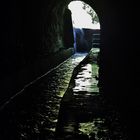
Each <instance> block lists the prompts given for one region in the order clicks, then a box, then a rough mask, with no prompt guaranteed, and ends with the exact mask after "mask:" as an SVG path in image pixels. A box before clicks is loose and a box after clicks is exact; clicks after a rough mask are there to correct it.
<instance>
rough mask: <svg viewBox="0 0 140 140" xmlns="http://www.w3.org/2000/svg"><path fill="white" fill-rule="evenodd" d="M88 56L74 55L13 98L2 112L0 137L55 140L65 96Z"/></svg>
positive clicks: (4, 138)
mask: <svg viewBox="0 0 140 140" xmlns="http://www.w3.org/2000/svg"><path fill="white" fill-rule="evenodd" d="M86 55H87V54H86V53H85V54H75V55H73V56H72V57H71V58H69V59H67V60H66V61H65V62H63V63H62V64H60V65H59V66H58V67H56V68H55V69H53V70H52V71H50V72H48V74H47V75H45V76H44V77H42V78H40V79H39V80H37V81H36V82H35V83H33V84H31V85H30V86H28V87H26V89H24V90H23V91H22V92H21V93H20V94H19V95H17V96H16V97H15V98H14V99H12V100H11V101H10V102H9V103H8V104H7V105H6V106H5V107H4V108H3V109H2V110H1V111H0V139H1V140H53V139H54V135H55V129H56V123H57V119H58V113H59V109H60V102H61V99H62V97H63V95H64V93H65V91H66V90H67V87H68V85H69V81H70V79H71V76H72V72H73V69H74V68H75V67H76V66H77V65H78V64H79V62H81V61H82V60H83V59H84V58H85V56H86Z"/></svg>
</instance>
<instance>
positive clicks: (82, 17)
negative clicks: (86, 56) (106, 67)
mask: <svg viewBox="0 0 140 140" xmlns="http://www.w3.org/2000/svg"><path fill="white" fill-rule="evenodd" d="M68 8H69V10H70V11H71V14H72V23H73V34H74V49H75V52H89V51H90V50H91V48H99V45H100V21H99V17H98V15H97V14H96V12H95V11H94V10H93V9H92V8H91V7H90V6H89V5H88V4H86V3H84V2H82V1H72V2H70V3H69V5H68Z"/></svg>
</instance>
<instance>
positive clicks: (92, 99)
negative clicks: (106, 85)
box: [56, 49, 127, 140]
mask: <svg viewBox="0 0 140 140" xmlns="http://www.w3.org/2000/svg"><path fill="white" fill-rule="evenodd" d="M98 52H99V50H98V49H92V50H91V52H90V54H89V56H88V58H87V61H84V62H83V63H80V66H79V68H77V69H76V70H75V71H77V72H76V73H75V74H74V76H73V78H72V80H71V82H70V85H69V87H68V89H67V91H66V93H65V95H64V97H63V99H62V102H61V108H60V112H59V119H58V123H57V129H56V139H57V140H65V139H66V140H126V139H127V135H126V133H125V126H123V125H122V123H121V121H120V120H121V119H120V115H119V113H118V112H117V111H116V110H114V108H113V106H111V105H110V104H108V102H107V101H106V100H105V98H104V97H103V95H102V94H101V93H100V92H99V87H98V69H99V67H98V64H97V60H98V57H97V56H98V55H97V54H98Z"/></svg>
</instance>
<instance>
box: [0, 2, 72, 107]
mask: <svg viewBox="0 0 140 140" xmlns="http://www.w3.org/2000/svg"><path fill="white" fill-rule="evenodd" d="M1 5H2V8H1V9H2V12H3V15H2V24H3V26H1V28H2V36H3V39H2V45H1V46H2V50H1V52H2V53H1V56H2V64H3V65H2V70H1V71H2V72H1V73H3V74H2V78H1V79H2V88H1V90H2V92H1V94H0V105H1V104H3V103H4V102H5V101H6V100H7V99H9V98H10V97H11V96H13V95H14V94H15V93H16V92H18V91H19V90H20V89H22V88H23V87H24V85H26V84H28V83H29V82H31V81H32V80H34V79H35V78H37V77H38V76H41V75H42V74H44V73H45V72H47V71H48V70H49V69H50V68H52V67H54V66H56V65H57V64H59V63H60V62H62V61H64V60H65V59H66V58H68V57H69V56H70V55H72V53H73V50H72V48H73V43H71V45H69V46H65V45H64V41H65V40H64V21H65V18H66V17H64V13H65V12H66V10H65V9H66V6H67V4H66V3H65V2H64V1H60V2H57V1H55V0H47V1H46V0H41V1H33V0H28V1H27V0H20V1H16V0H12V1H10V0H8V1H7V2H3V3H2V4H1ZM70 24H71V23H70ZM69 28H71V27H70V26H69ZM69 30H72V28H71V29H69ZM67 35H68V36H69V37H70V38H71V40H72V39H73V36H72V35H71V34H70V35H69V32H68V33H67ZM70 47H71V48H70ZM52 56H53V57H52Z"/></svg>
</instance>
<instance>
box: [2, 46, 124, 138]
mask: <svg viewBox="0 0 140 140" xmlns="http://www.w3.org/2000/svg"><path fill="white" fill-rule="evenodd" d="M98 53H99V49H98V48H96V49H92V50H91V51H90V53H89V54H88V55H87V54H75V55H73V56H72V57H71V58H69V59H67V60H66V61H65V62H63V63H62V64H60V65H59V66H58V67H57V68H55V69H53V70H52V71H50V72H49V73H47V74H46V75H45V76H44V77H42V78H40V79H39V80H38V81H36V82H35V83H33V84H31V85H30V86H29V87H27V88H26V89H25V90H24V91H23V92H22V93H21V94H20V95H18V96H17V97H16V98H14V99H13V100H12V101H11V102H10V103H9V104H8V105H7V106H6V107H5V108H4V110H2V114H1V115H0V116H1V117H2V118H0V124H1V125H0V140H127V135H126V133H125V126H123V125H122V124H121V121H120V120H121V119H120V115H119V113H118V112H117V111H116V110H115V109H114V108H113V106H111V105H110V104H109V103H108V102H107V101H106V100H105V98H104V96H103V94H101V93H100V90H99V87H98V79H99V77H98V76H99V75H98V70H99V66H98Z"/></svg>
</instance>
